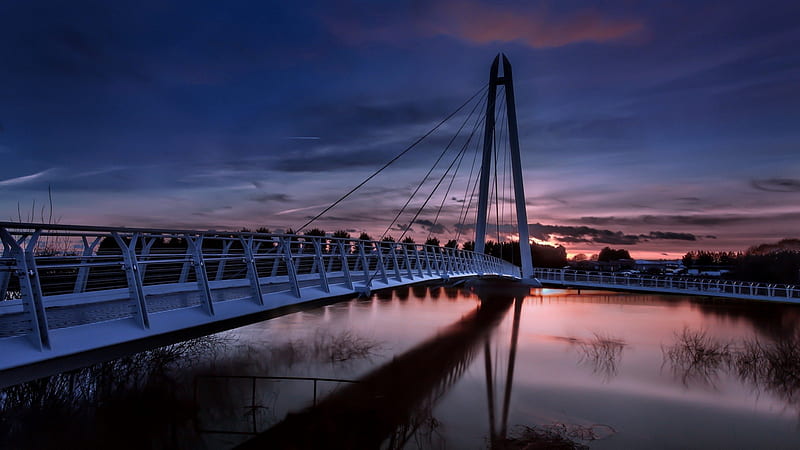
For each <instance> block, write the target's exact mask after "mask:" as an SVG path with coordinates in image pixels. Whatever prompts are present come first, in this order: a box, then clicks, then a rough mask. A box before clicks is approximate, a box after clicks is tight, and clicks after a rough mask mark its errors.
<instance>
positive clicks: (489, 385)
mask: <svg viewBox="0 0 800 450" xmlns="http://www.w3.org/2000/svg"><path fill="white" fill-rule="evenodd" d="M523 300H524V298H523V297H517V298H516V299H515V300H514V321H513V325H512V327H511V346H510V348H509V351H508V370H507V371H506V384H505V387H504V389H503V405H502V406H503V410H502V416H501V420H500V429H499V430H498V429H495V425H496V419H495V404H494V382H493V380H492V354H491V348H490V347H489V337H488V336H487V337H486V341H485V342H484V346H483V351H484V361H485V364H484V365H485V369H486V395H487V398H488V410H489V437H490V439H489V440H490V442H492V444H494V443H495V442H496V441H500V440H503V439H505V437H506V434H507V433H508V411H509V406H510V404H511V388H512V386H513V383H514V363H515V362H516V357H517V341H518V340H519V322H520V316H522V302H523Z"/></svg>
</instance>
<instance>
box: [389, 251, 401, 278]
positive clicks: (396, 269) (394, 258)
mask: <svg viewBox="0 0 800 450" xmlns="http://www.w3.org/2000/svg"><path fill="white" fill-rule="evenodd" d="M395 246H397V244H392V246H391V247H389V255H390V256H391V258H392V265H393V266H394V277H395V278H396V279H397V281H403V276H402V275H401V274H400V263H399V262H398V260H397V252H396V251H395V250H394V248H395Z"/></svg>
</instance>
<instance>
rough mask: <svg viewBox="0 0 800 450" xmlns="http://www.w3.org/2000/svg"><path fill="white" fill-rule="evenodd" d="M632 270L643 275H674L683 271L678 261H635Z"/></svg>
mask: <svg viewBox="0 0 800 450" xmlns="http://www.w3.org/2000/svg"><path fill="white" fill-rule="evenodd" d="M634 269H636V270H638V271H640V272H643V273H675V272H676V271H679V270H681V269H683V261H681V260H680V259H637V260H636V261H635V263H634Z"/></svg>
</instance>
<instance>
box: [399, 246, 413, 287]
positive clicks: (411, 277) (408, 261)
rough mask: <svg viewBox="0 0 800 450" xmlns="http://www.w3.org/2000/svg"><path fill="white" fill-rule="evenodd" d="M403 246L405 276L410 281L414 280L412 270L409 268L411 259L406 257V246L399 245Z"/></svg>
mask: <svg viewBox="0 0 800 450" xmlns="http://www.w3.org/2000/svg"><path fill="white" fill-rule="evenodd" d="M401 245H402V246H403V258H404V259H405V261H406V274H407V275H408V278H409V279H410V280H413V279H414V270H412V267H411V258H410V257H409V256H408V244H401Z"/></svg>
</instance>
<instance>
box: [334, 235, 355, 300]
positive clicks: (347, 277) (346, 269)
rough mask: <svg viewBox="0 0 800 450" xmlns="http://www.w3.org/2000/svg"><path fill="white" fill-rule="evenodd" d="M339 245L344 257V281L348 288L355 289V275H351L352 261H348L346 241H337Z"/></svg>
mask: <svg viewBox="0 0 800 450" xmlns="http://www.w3.org/2000/svg"><path fill="white" fill-rule="evenodd" d="M337 244H338V247H339V253H340V254H341V258H342V272H343V273H344V282H345V284H346V285H347V289H353V277H352V276H351V275H350V263H349V262H348V261H347V253H346V252H345V251H344V243H343V242H342V241H337Z"/></svg>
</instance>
